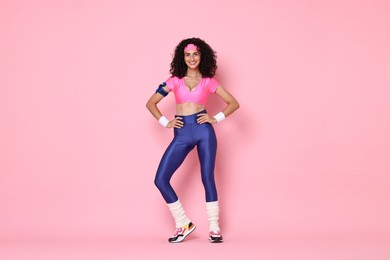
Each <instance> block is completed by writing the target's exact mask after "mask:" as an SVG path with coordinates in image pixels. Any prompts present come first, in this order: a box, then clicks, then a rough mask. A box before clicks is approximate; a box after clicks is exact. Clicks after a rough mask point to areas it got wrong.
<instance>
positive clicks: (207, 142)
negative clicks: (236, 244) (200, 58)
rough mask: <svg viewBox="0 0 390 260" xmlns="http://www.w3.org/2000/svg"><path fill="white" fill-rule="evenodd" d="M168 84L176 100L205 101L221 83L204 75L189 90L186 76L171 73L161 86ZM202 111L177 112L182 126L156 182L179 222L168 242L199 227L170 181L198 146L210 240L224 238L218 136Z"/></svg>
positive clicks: (164, 156) (176, 130)
mask: <svg viewBox="0 0 390 260" xmlns="http://www.w3.org/2000/svg"><path fill="white" fill-rule="evenodd" d="M165 85H166V86H167V87H168V88H169V89H170V90H171V91H172V92H173V93H174V94H175V99H176V104H182V103H185V102H193V103H196V104H200V105H205V104H206V102H207V98H208V96H209V95H210V94H211V93H215V91H216V89H217V88H218V86H219V83H218V81H217V80H215V79H214V78H201V80H200V82H199V83H198V85H197V86H196V87H195V88H194V89H193V90H192V91H190V90H189V89H188V87H187V86H186V84H185V81H184V78H178V77H170V78H169V79H168V80H167V81H166V82H164V83H163V84H162V86H165ZM160 86H161V85H160ZM156 92H158V93H160V94H162V95H164V93H162V92H161V88H160V91H156ZM165 95H166V94H165ZM165 95H164V96H165ZM201 113H206V110H203V111H201V112H198V113H195V114H192V115H186V116H182V115H176V116H175V117H181V118H182V122H183V127H182V128H174V138H173V140H172V142H171V143H170V145H169V146H168V148H167V149H166V151H165V153H164V155H163V156H162V159H161V161H160V164H159V166H158V169H157V174H156V178H155V184H156V186H157V188H158V189H159V190H160V192H161V194H162V196H163V198H164V199H165V201H166V202H167V204H168V208H169V209H170V211H171V213H172V216H173V217H174V219H175V223H176V232H175V235H174V236H173V237H171V238H170V239H169V242H172V243H175V242H181V241H183V240H184V238H185V237H186V236H188V235H189V234H190V233H191V232H192V231H194V230H195V228H196V226H195V225H194V224H193V223H192V222H191V220H190V219H189V218H188V217H187V215H186V214H185V211H184V209H183V207H182V205H181V203H180V201H179V199H178V197H177V195H176V193H175V191H174V190H173V188H172V186H171V185H170V180H171V177H172V175H173V174H174V172H175V171H176V170H177V169H178V168H179V166H180V165H181V164H182V163H183V161H184V159H185V158H186V156H187V155H188V153H189V152H190V151H191V150H192V149H193V148H194V147H195V146H196V147H197V151H198V157H199V161H200V169H201V176H202V183H203V186H204V189H205V197H206V210H207V214H208V217H209V218H208V219H209V224H210V227H209V230H210V236H209V240H210V242H222V236H220V233H219V232H220V229H219V224H218V219H219V206H218V196H217V189H216V186H215V181H214V167H215V158H216V152H217V138H216V136H215V132H214V128H213V126H212V125H211V124H210V123H203V124H198V123H197V118H198V114H201Z"/></svg>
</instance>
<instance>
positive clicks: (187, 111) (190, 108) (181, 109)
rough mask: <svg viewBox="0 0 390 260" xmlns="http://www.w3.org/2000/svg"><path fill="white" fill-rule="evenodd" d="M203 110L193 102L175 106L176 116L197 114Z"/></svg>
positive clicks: (201, 106) (202, 107)
mask: <svg viewBox="0 0 390 260" xmlns="http://www.w3.org/2000/svg"><path fill="white" fill-rule="evenodd" d="M204 109H205V107H204V106H203V105H199V104H196V103H193V102H185V103H182V104H177V105H176V115H178V116H188V115H192V114H195V113H198V112H200V111H202V110H204Z"/></svg>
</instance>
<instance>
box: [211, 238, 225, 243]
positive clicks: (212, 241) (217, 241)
mask: <svg viewBox="0 0 390 260" xmlns="http://www.w3.org/2000/svg"><path fill="white" fill-rule="evenodd" d="M209 241H210V243H222V242H223V239H222V238H221V239H216V240H212V239H211V238H209Z"/></svg>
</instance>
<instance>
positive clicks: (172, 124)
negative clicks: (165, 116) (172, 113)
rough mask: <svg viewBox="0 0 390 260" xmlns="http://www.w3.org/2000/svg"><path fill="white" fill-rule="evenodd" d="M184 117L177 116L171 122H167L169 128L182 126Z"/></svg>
mask: <svg viewBox="0 0 390 260" xmlns="http://www.w3.org/2000/svg"><path fill="white" fill-rule="evenodd" d="M182 119H183V118H181V117H175V118H174V119H172V120H171V121H169V123H168V124H167V128H173V127H174V128H182V127H183V125H184V123H183V121H181V120H182Z"/></svg>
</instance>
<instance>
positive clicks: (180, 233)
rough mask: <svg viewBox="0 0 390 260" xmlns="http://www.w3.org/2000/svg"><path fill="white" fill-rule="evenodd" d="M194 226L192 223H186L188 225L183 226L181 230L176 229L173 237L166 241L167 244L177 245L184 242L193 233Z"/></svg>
mask: <svg viewBox="0 0 390 260" xmlns="http://www.w3.org/2000/svg"><path fill="white" fill-rule="evenodd" d="M195 228H196V226H195V225H194V224H192V222H190V223H188V225H185V226H184V227H181V228H176V232H175V234H174V235H173V236H171V237H170V238H169V239H168V241H169V243H179V242H181V241H183V240H184V238H186V237H187V236H188V235H189V234H191V233H192V231H194V230H195Z"/></svg>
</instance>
